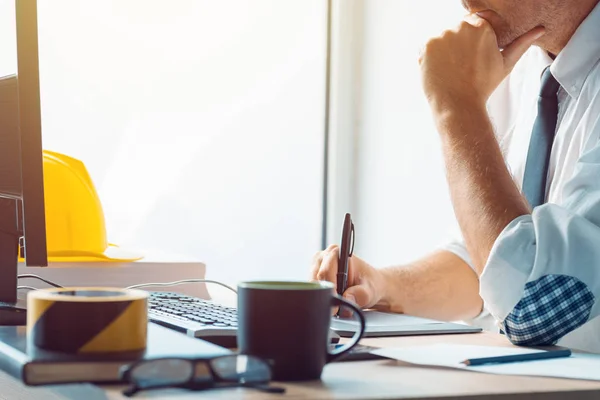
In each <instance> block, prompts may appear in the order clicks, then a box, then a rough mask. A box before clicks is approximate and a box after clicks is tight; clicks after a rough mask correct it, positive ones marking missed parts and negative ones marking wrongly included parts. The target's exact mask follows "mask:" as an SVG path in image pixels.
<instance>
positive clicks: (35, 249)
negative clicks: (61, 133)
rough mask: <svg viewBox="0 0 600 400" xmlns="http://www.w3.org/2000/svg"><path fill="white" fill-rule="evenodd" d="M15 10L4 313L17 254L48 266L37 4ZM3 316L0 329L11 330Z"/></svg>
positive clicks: (1, 136)
mask: <svg viewBox="0 0 600 400" xmlns="http://www.w3.org/2000/svg"><path fill="white" fill-rule="evenodd" d="M15 10H16V27H17V32H16V37H17V63H18V67H17V74H16V75H11V76H7V77H3V78H0V302H2V304H1V307H0V308H1V309H4V310H6V309H7V307H9V305H10V304H14V303H16V302H17V266H18V260H19V252H22V254H23V256H24V257H25V263H26V265H27V266H36V267H43V266H47V265H48V259H47V250H46V220H45V210H44V177H43V154H42V128H41V113H40V82H39V81H40V78H39V62H38V29H37V1H36V0H15ZM0 57H2V55H1V54H0ZM3 315H5V314H3V313H0V325H3V324H4V325H6V324H9V323H6V322H7V321H6V318H5V317H3ZM6 315H8V314H6ZM9 319H10V318H9Z"/></svg>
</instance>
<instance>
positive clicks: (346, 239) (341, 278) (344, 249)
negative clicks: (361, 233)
mask: <svg viewBox="0 0 600 400" xmlns="http://www.w3.org/2000/svg"><path fill="white" fill-rule="evenodd" d="M353 251H354V223H353V222H352V217H351V216H350V214H346V216H345V217H344V226H343V227H342V242H341V243H340V256H339V258H338V272H337V293H338V294H339V295H340V296H342V295H343V294H344V292H345V291H346V289H347V286H348V262H349V259H350V257H352V252H353ZM337 315H338V316H339V315H340V312H339V310H338V314H337Z"/></svg>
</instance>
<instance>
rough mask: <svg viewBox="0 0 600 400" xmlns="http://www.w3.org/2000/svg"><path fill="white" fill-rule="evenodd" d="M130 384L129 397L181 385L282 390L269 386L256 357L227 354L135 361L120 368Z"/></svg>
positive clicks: (265, 367) (266, 373) (268, 377)
mask: <svg viewBox="0 0 600 400" xmlns="http://www.w3.org/2000/svg"><path fill="white" fill-rule="evenodd" d="M121 378H122V379H123V380H124V381H126V382H129V383H131V387H129V388H128V389H125V390H124V391H123V394H124V395H125V396H127V397H131V396H133V395H135V394H136V393H138V392H140V391H142V390H152V389H166V388H182V389H188V390H205V389H219V388H230V387H248V388H253V389H258V390H261V391H265V392H269V393H284V392H285V389H284V388H278V387H273V386H269V385H268V383H269V381H270V380H271V368H270V366H269V364H268V363H267V362H266V361H264V360H262V359H260V358H256V357H252V356H246V355H236V354H234V355H227V356H221V357H216V358H212V359H209V360H206V359H203V360H200V359H198V360H191V359H180V358H159V359H154V360H143V361H138V362H136V363H134V364H132V365H129V366H127V367H125V368H124V369H123V370H122V371H121Z"/></svg>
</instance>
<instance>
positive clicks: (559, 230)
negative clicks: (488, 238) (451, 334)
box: [445, 4, 600, 353]
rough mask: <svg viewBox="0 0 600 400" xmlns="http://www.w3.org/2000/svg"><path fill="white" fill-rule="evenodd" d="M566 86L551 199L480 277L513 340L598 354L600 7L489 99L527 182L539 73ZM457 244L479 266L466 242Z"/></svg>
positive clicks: (519, 179) (524, 63)
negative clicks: (558, 47)
mask: <svg viewBox="0 0 600 400" xmlns="http://www.w3.org/2000/svg"><path fill="white" fill-rule="evenodd" d="M548 65H551V71H552V74H553V75H554V77H555V78H556V79H557V80H558V82H559V83H560V85H561V89H560V90H559V115H558V127H557V132H556V138H555V140H554V144H553V147H552V153H551V158H550V167H549V171H548V182H547V189H546V190H547V192H546V201H547V203H546V204H544V205H542V206H540V207H537V208H535V210H534V211H533V214H532V215H526V216H522V217H519V218H517V219H515V220H514V221H512V222H511V223H510V224H509V225H508V226H507V227H506V228H505V229H504V231H503V232H502V233H501V234H500V236H499V237H498V239H497V241H496V242H495V244H494V247H493V249H492V252H491V254H490V257H489V260H488V262H487V264H486V266H485V269H484V272H483V274H482V275H481V277H480V294H481V296H482V298H483V300H484V304H485V311H484V313H483V314H482V315H481V316H480V317H478V319H477V320H475V321H474V323H477V324H480V325H482V326H484V327H488V328H489V326H490V325H489V323H488V324H486V322H489V321H493V322H494V325H495V326H496V329H502V330H503V331H504V332H505V333H506V334H507V337H508V338H509V339H511V340H512V341H513V342H514V343H518V344H525V345H535V344H549V343H557V342H558V344H560V345H565V346H569V347H572V348H576V349H582V350H587V351H593V352H598V353H600V318H598V316H599V315H600V301H598V300H599V299H600V141H599V139H600V4H599V5H598V6H596V8H595V10H594V11H592V13H591V14H590V15H589V16H588V17H587V19H586V20H585V21H584V22H583V23H582V24H581V25H580V27H579V29H578V30H577V32H576V33H575V35H574V36H573V37H572V38H571V40H570V42H569V43H568V45H567V46H566V47H565V48H564V50H563V51H562V52H561V53H560V54H559V55H558V57H557V58H556V60H554V61H553V60H552V59H551V58H550V57H549V56H548V54H547V53H545V52H544V51H543V50H541V49H540V48H537V47H533V48H532V49H530V50H529V51H528V53H527V54H526V55H525V56H524V57H523V59H521V61H520V62H519V63H518V65H517V66H516V68H515V70H514V71H513V73H512V74H511V75H510V76H509V77H508V78H507V79H506V80H505V81H504V82H503V83H502V85H501V86H500V87H499V88H498V90H497V91H496V92H495V93H494V95H493V96H492V98H491V99H490V101H489V104H488V110H489V113H490V117H491V119H492V123H493V125H494V128H495V131H496V136H497V139H498V141H499V143H500V147H501V149H502V152H503V154H504V158H505V161H506V163H507V166H508V169H509V171H510V173H511V174H512V176H513V178H514V180H515V182H516V184H517V185H518V187H519V188H520V187H521V186H522V183H523V176H524V172H525V163H526V160H527V153H528V150H529V141H530V138H531V133H532V129H533V124H534V121H535V118H536V116H537V99H538V93H539V90H540V86H541V82H540V77H541V74H542V72H543V70H544V69H545V68H546V67H547V66H548ZM445 249H447V250H449V251H452V252H453V253H455V254H457V255H458V256H460V257H461V258H463V259H464V260H465V261H466V262H467V263H469V264H470V265H472V263H471V260H470V258H469V254H468V252H467V249H466V247H465V245H464V243H463V242H462V240H459V241H456V242H452V243H449V244H448V245H447V246H445Z"/></svg>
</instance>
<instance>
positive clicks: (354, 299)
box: [340, 285, 372, 317]
mask: <svg viewBox="0 0 600 400" xmlns="http://www.w3.org/2000/svg"><path fill="white" fill-rule="evenodd" d="M371 297H372V294H371V292H370V290H369V288H368V287H367V286H364V285H357V286H352V287H350V288H348V290H346V291H345V292H344V298H345V299H346V300H348V301H349V302H351V303H354V304H356V305H357V306H358V308H360V309H363V308H368V307H370V306H371V304H370V303H371ZM340 314H341V316H342V317H350V316H352V309H351V308H350V307H347V306H343V307H342V311H341V313H340Z"/></svg>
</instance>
